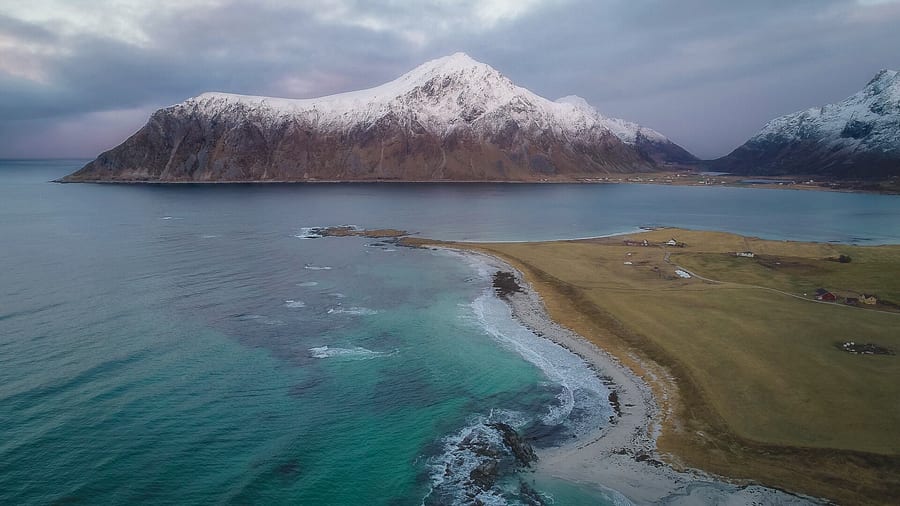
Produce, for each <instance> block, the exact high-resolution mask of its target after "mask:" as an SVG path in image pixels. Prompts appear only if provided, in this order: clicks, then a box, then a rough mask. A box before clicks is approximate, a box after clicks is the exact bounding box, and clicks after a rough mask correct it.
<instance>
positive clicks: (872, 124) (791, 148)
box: [711, 70, 900, 178]
mask: <svg viewBox="0 0 900 506" xmlns="http://www.w3.org/2000/svg"><path fill="white" fill-rule="evenodd" d="M711 165H712V167H713V168H715V169H716V170H721V171H724V172H731V173H735V174H748V175H781V174H815V175H825V176H830V177H836V178H884V177H887V176H892V175H900V75H898V72H897V71H894V70H882V71H880V72H878V73H877V74H876V75H875V77H874V78H872V80H870V81H869V83H868V84H867V85H866V87H865V88H863V89H862V90H861V91H859V92H858V93H856V94H854V95H852V96H850V97H849V98H847V99H846V100H844V101H842V102H838V103H835V104H829V105H826V106H823V107H814V108H811V109H807V110H805V111H800V112H796V113H793V114H788V115H786V116H782V117H780V118H776V119H774V120H772V121H770V122H769V123H767V124H766V126H765V127H763V129H762V130H760V132H759V133H757V134H756V135H754V136H753V137H751V138H750V139H749V140H748V141H747V142H746V143H744V144H743V145H741V146H740V147H738V148H737V149H735V150H734V151H733V152H731V153H730V154H729V155H727V156H725V157H723V158H720V159H718V160H715V161H713V162H711Z"/></svg>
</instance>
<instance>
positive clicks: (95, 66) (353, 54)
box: [0, 0, 900, 158]
mask: <svg viewBox="0 0 900 506" xmlns="http://www.w3.org/2000/svg"><path fill="white" fill-rule="evenodd" d="M898 27H900V0H790V1H785V0H753V1H730V0H719V1H714V0H678V1H672V0H587V1H579V0H422V1H412V0H367V1H364V0H318V1H307V0H295V1H290V0H257V1H253V2H250V1H239V0H154V1H148V0H27V1H22V0H0V157H93V156H95V155H96V154H98V153H99V152H101V151H103V150H105V149H108V148H110V147H113V146H114V145H116V144H118V143H119V142H121V141H122V140H123V139H124V138H125V137H127V136H128V135H130V134H131V133H133V132H134V131H136V130H137V129H138V128H140V126H141V125H142V124H143V123H144V122H145V121H146V119H147V117H148V116H149V115H150V113H151V112H152V111H154V110H156V109H158V108H160V107H164V106H167V105H171V104H173V103H177V102H180V101H182V100H184V99H186V98H188V97H191V96H194V95H198V94H200V93H202V92H204V91H213V90H214V91H227V92H234V93H247V94H255V95H275V96H284V97H295V98H310V97H316V96H321V95H326V94H331V93H337V92H342V91H349V90H354V89H360V88H365V87H371V86H374V85H377V84H381V83H383V82H385V81H388V80H390V79H393V78H395V77H397V76H398V75H400V74H402V73H403V72H406V71H408V70H410V69H412V68H413V67H415V66H416V65H418V64H420V63H422V62H424V61H426V60H429V59H432V58H436V57H440V56H444V55H447V54H450V53H453V52H456V51H464V52H466V53H468V54H469V55H470V56H472V57H473V58H475V59H477V60H480V61H483V62H485V63H488V64H490V65H491V66H493V67H495V68H496V69H498V70H499V71H500V72H502V73H504V74H506V75H507V76H508V77H510V78H511V79H512V80H513V81H515V82H516V83H517V84H519V85H520V86H524V87H526V88H529V89H531V90H532V91H534V92H536V93H538V94H539V95H542V96H545V97H547V98H551V99H555V98H558V97H560V96H564V95H569V94H577V95H581V96H582V97H584V98H585V99H587V100H588V101H589V102H590V103H591V104H593V105H594V106H596V107H597V109H599V110H600V111H601V112H602V113H604V114H605V115H607V116H615V117H621V118H625V119H628V120H632V121H637V122H639V123H642V124H644V125H647V126H650V127H652V128H654V129H656V130H659V131H661V132H662V133H664V134H666V135H668V136H669V137H670V138H672V139H673V140H675V141H676V142H678V143H679V144H681V145H682V146H684V147H685V148H687V149H688V150H690V151H692V152H693V153H695V154H697V155H698V156H701V157H705V158H711V157H718V156H722V155H724V154H727V153H728V152H729V151H731V150H732V149H734V148H735V147H737V146H738V145H739V144H741V143H742V142H743V141H744V140H746V139H747V137H749V136H750V135H752V134H753V133H754V132H755V131H756V130H758V129H759V128H760V127H761V126H762V125H763V124H764V123H765V122H766V121H767V120H769V119H771V118H773V117H775V116H779V115H782V114H785V113H789V112H793V111H796V110H799V109H804V108H807V107H811V106H814V105H821V104H825V103H829V102H834V101H838V100H841V99H843V98H845V97H846V96H848V95H850V94H852V93H854V92H855V91H857V90H859V89H860V88H862V87H863V86H864V85H865V84H866V82H867V81H868V80H869V79H870V78H871V77H872V76H873V75H874V74H875V73H876V72H877V71H878V70H879V69H881V68H893V69H898V68H900V29H898Z"/></svg>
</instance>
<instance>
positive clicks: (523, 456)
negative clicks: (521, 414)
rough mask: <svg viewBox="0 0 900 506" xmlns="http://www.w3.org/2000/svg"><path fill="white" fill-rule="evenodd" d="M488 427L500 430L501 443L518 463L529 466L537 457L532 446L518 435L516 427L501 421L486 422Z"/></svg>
mask: <svg viewBox="0 0 900 506" xmlns="http://www.w3.org/2000/svg"><path fill="white" fill-rule="evenodd" d="M488 427H493V428H494V429H497V431H498V432H500V435H501V436H502V437H503V444H505V445H506V446H507V447H508V448H509V449H510V451H512V454H513V456H514V457H515V458H516V462H517V463H518V464H519V465H521V466H524V467H529V466H530V465H531V463H532V462H535V461H536V460H537V459H538V457H537V454H535V453H534V448H532V447H531V445H530V444H528V442H527V441H525V440H524V439H522V438H521V437H520V436H519V433H518V432H516V429H514V428H512V427H511V426H509V425H507V424H505V423H502V422H497V423H491V424H488Z"/></svg>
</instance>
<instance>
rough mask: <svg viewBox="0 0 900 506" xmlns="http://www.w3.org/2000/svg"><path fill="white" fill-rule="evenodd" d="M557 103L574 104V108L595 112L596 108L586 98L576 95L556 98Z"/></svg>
mask: <svg viewBox="0 0 900 506" xmlns="http://www.w3.org/2000/svg"><path fill="white" fill-rule="evenodd" d="M556 103H557V104H570V105H573V106H575V108H576V109H580V110H582V111H589V112H596V109H594V107H593V106H592V105H591V104H589V103H588V101H587V100H585V99H583V98H582V97H579V96H578V95H566V96H565V97H562V98H557V99H556Z"/></svg>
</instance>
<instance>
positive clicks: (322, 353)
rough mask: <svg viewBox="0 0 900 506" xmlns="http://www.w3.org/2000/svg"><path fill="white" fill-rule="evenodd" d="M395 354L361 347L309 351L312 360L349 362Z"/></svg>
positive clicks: (323, 347)
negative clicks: (325, 359) (343, 360)
mask: <svg viewBox="0 0 900 506" xmlns="http://www.w3.org/2000/svg"><path fill="white" fill-rule="evenodd" d="M396 353H397V350H394V351H390V352H384V351H372V350H370V349H367V348H363V347H361V346H354V347H353V348H332V347H330V346H319V347H316V348H310V349H309V355H310V356H311V357H313V358H334V357H340V358H346V359H350V360H369V359H373V358H378V357H389V356H391V355H394V354H396Z"/></svg>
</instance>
